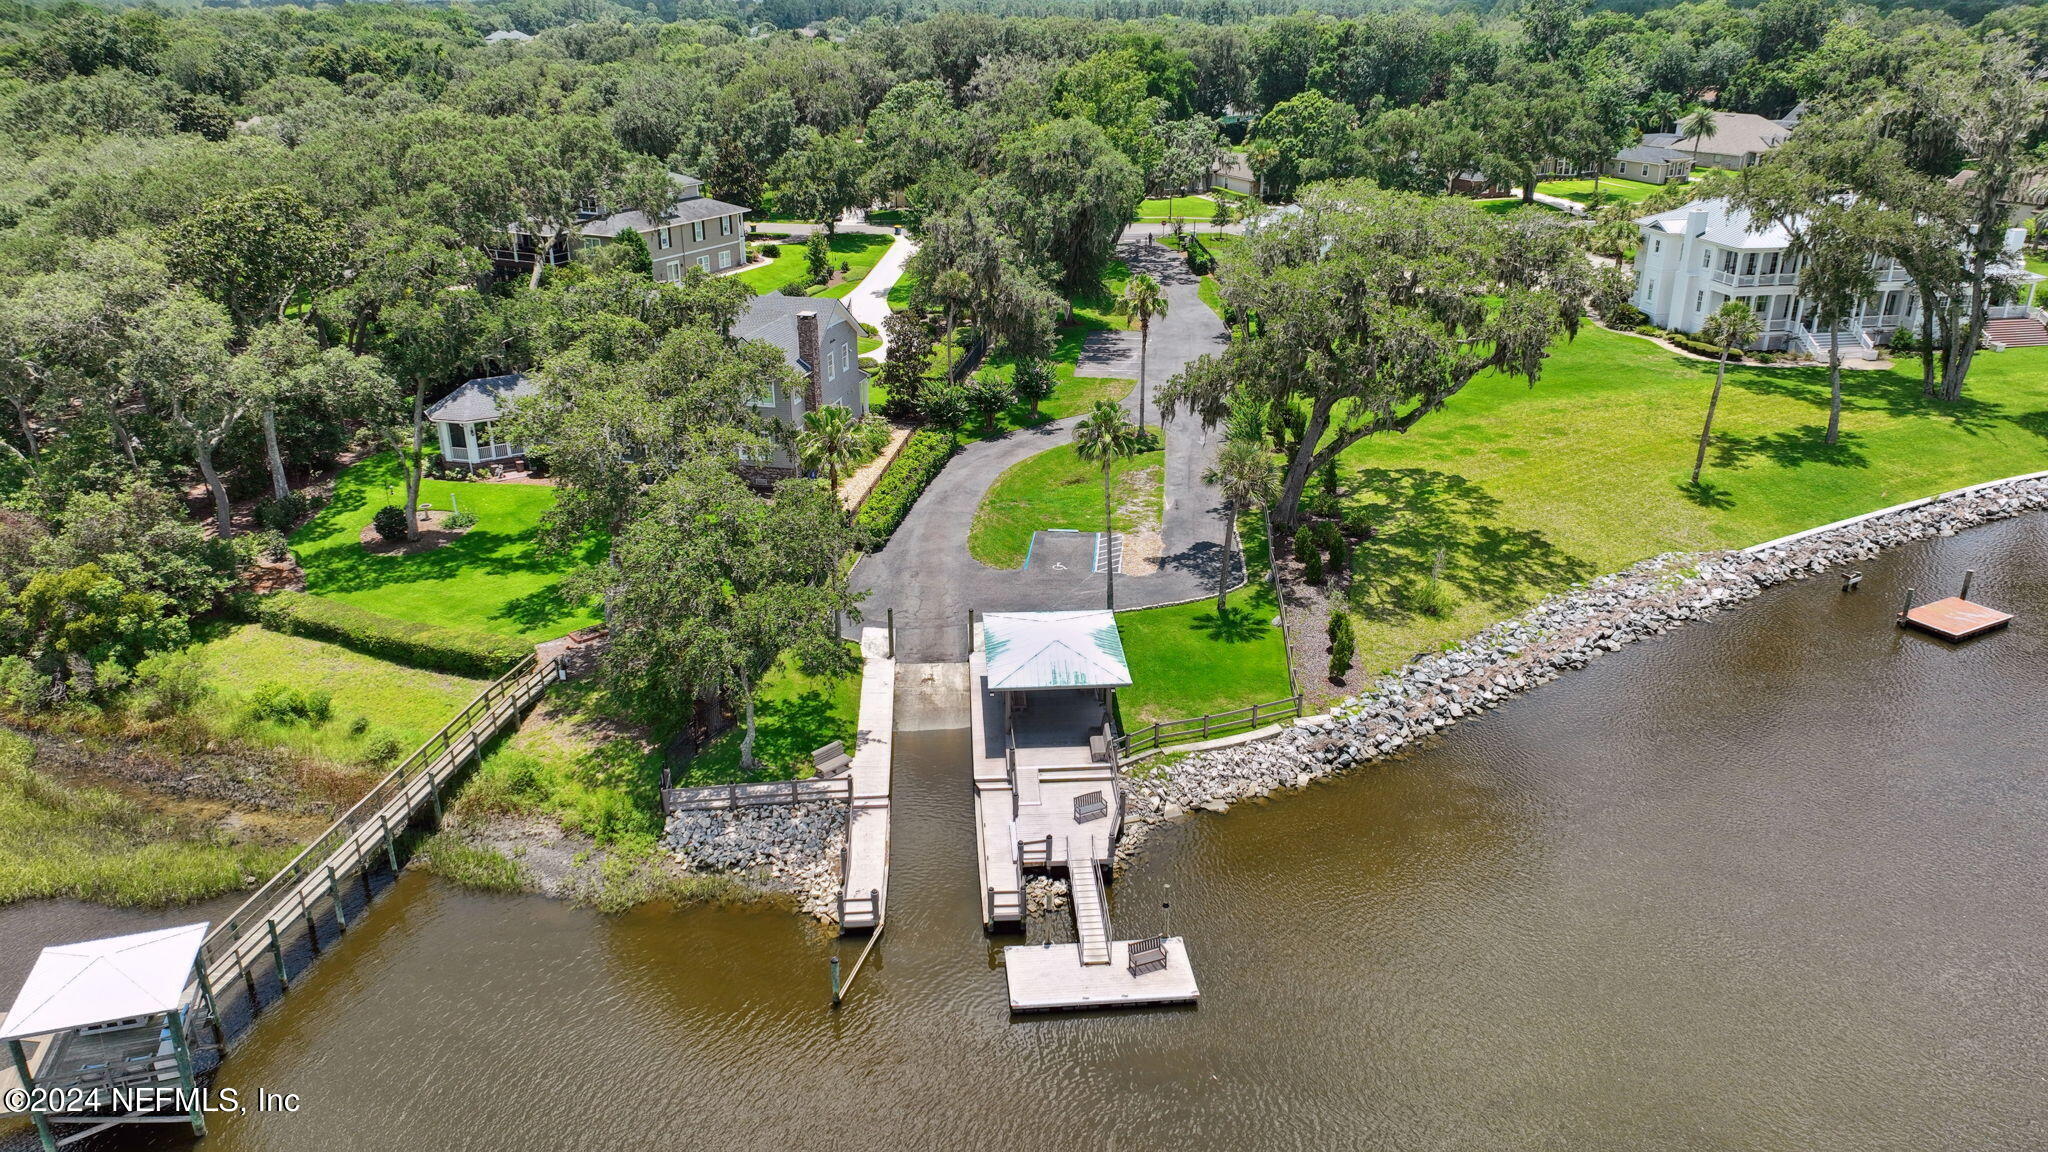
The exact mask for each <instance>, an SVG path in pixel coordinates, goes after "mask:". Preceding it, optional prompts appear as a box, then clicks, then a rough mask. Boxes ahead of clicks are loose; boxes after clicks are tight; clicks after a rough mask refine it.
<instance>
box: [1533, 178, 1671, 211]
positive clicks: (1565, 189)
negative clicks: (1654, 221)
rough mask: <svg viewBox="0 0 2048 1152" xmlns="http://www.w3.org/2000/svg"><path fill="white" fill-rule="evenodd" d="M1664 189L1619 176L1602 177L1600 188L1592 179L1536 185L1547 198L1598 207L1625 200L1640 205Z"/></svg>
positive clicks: (1546, 182)
mask: <svg viewBox="0 0 2048 1152" xmlns="http://www.w3.org/2000/svg"><path fill="white" fill-rule="evenodd" d="M1662 187H1663V185H1661V184H1648V183H1645V182H1643V181H1641V180H1624V179H1622V178H1620V177H1618V176H1602V177H1601V178H1600V182H1599V187H1598V188H1595V187H1594V186H1593V181H1592V180H1590V179H1587V180H1544V181H1541V182H1540V183H1538V184H1537V185H1536V190H1537V191H1538V192H1541V193H1543V194H1544V195H1546V196H1559V197H1562V198H1564V199H1566V200H1576V201H1578V202H1579V203H1581V204H1586V205H1592V206H1596V207H1597V206H1598V205H1601V204H1612V203H1614V202H1616V201H1619V200H1625V201H1627V202H1629V203H1630V204H1640V203H1641V202H1643V201H1644V200H1647V199H1649V198H1650V196H1651V194H1652V193H1655V192H1656V191H1658V190H1659V189H1660V188H1662Z"/></svg>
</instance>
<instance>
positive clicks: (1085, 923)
mask: <svg viewBox="0 0 2048 1152" xmlns="http://www.w3.org/2000/svg"><path fill="white" fill-rule="evenodd" d="M1067 885H1068V888H1069V889H1070V890H1071V892H1072V895H1073V901H1074V928H1075V930H1076V931H1077V932H1078V933H1079V934H1080V937H1081V963H1082V964H1084V965H1088V964H1107V963H1109V906H1108V904H1107V903H1106V902H1105V901H1104V899H1103V893H1102V861H1100V860H1097V859H1096V858H1094V857H1093V856H1089V857H1085V858H1083V859H1080V860H1075V861H1072V862H1071V863H1070V864H1069V865H1068V868H1067Z"/></svg>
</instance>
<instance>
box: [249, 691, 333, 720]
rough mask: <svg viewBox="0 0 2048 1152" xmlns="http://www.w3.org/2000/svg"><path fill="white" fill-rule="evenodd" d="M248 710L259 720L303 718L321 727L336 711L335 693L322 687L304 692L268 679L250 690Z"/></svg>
mask: <svg viewBox="0 0 2048 1152" xmlns="http://www.w3.org/2000/svg"><path fill="white" fill-rule="evenodd" d="M247 711H248V713H249V716H250V717H251V718H252V719H256V720H268V721H271V722H273V723H277V724H297V723H300V722H301V721H303V722H305V723H307V724H311V725H313V726H314V727H316V728H317V727H319V726H320V725H322V724H325V723H327V718H328V717H329V716H331V715H332V714H333V712H334V696H333V694H332V693H330V692H327V691H325V690H322V689H316V690H314V691H311V692H304V691H300V690H299V689H297V688H293V687H290V686H288V685H285V684H279V683H276V682H275V681H266V682H264V683H262V684H258V685H257V686H256V687H255V689H254V690H253V691H251V692H250V693H249V703H248V705H247Z"/></svg>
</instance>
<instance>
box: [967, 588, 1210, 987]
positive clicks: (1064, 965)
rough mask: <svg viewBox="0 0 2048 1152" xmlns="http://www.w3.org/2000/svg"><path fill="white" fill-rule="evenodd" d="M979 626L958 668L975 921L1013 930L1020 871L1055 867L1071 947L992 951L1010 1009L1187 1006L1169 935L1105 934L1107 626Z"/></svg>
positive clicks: (991, 622) (1046, 619)
mask: <svg viewBox="0 0 2048 1152" xmlns="http://www.w3.org/2000/svg"><path fill="white" fill-rule="evenodd" d="M1079 617H1100V619H1077V618H1079ZM986 627H994V628H996V629H997V633H996V635H995V637H994V638H993V639H991V638H990V635H989V633H988V632H987V631H985V630H984V628H986ZM984 628H978V629H977V630H976V634H975V643H974V648H973V652H972V655H971V656H970V657H969V659H968V675H969V692H970V697H971V707H970V709H969V711H970V713H971V717H970V724H971V728H972V739H973V745H972V763H971V770H972V777H973V785H974V798H975V805H974V813H975V820H974V831H975V843H976V847H977V853H976V857H977V863H978V867H979V869H980V875H981V891H982V897H983V899H982V924H983V926H984V927H985V928H990V929H993V928H996V927H998V926H999V925H1004V924H1014V923H1021V922H1022V921H1023V919H1024V873H1025V872H1026V871H1027V870H1031V871H1048V872H1050V871H1055V870H1063V871H1064V872H1065V873H1066V876H1067V886H1068V892H1069V894H1070V896H1071V901H1070V902H1071V905H1072V908H1073V914H1074V929H1075V935H1076V937H1077V938H1078V939H1077V942H1076V943H1072V944H1052V945H1042V946H1028V945H1027V946H1021V947H1012V948H1005V949H1004V950H1003V963H1004V968H1005V978H1006V979H1007V980H1008V982H1009V991H1010V1007H1011V1009H1012V1010H1013V1011H1017V1012H1035V1011H1050V1010H1054V1009H1087V1008H1119V1007H1137V1006H1141V1005H1147V1004H1181V1003H1193V1002H1195V1001H1196V1000H1197V999H1199V997H1200V990H1199V989H1198V988H1197V987H1196V984H1195V977H1194V971H1193V969H1192V968H1190V967H1189V965H1188V956H1187V947H1186V945H1185V944H1184V943H1183V942H1182V941H1181V940H1180V939H1179V938H1177V937H1176V938H1157V937H1155V938H1153V939H1150V940H1116V939H1113V936H1114V933H1113V932H1112V931H1111V929H1110V923H1109V899H1108V894H1107V892H1106V891H1105V890H1104V889H1105V885H1106V884H1107V872H1108V868H1109V865H1110V862H1111V860H1112V859H1113V858H1114V856H1115V850H1116V839H1117V835H1118V834H1119V832H1120V831H1121V830H1122V826H1123V807H1124V806H1123V788H1122V781H1121V779H1120V778H1119V774H1118V767H1117V756H1116V751H1117V746H1118V741H1117V739H1116V732H1115V724H1114V722H1113V718H1112V715H1111V713H1110V712H1109V704H1108V691H1109V690H1110V688H1111V687H1113V686H1114V685H1115V684H1116V683H1126V684H1127V683H1129V679H1128V671H1127V670H1126V669H1124V668H1123V666H1122V645H1121V642H1120V640H1119V638H1117V637H1116V636H1115V624H1114V621H1113V619H1112V618H1110V617H1109V615H1108V614H1107V613H1018V614H1008V615H1004V614H992V615H991V616H990V617H988V618H987V619H986V620H985V621H984ZM991 653H996V654H998V655H996V656H992V655H991ZM1098 653H1100V654H1108V655H1109V656H1110V660H1109V661H1108V662H1107V663H1106V664H1104V663H1097V661H1098V660H1099V659H1100V657H1099V656H1098ZM992 664H993V665H996V667H994V668H993V670H992V667H991V665H992ZM1118 676H1121V677H1123V678H1122V679H1121V680H1118V679H1116V677H1118Z"/></svg>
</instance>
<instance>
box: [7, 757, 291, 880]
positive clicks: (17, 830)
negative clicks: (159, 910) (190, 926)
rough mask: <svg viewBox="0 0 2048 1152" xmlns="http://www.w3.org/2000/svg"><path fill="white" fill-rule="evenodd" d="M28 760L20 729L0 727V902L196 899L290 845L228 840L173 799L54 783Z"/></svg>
mask: <svg viewBox="0 0 2048 1152" xmlns="http://www.w3.org/2000/svg"><path fill="white" fill-rule="evenodd" d="M34 762H35V747H34V745H33V744H32V743H31V742H30V741H29V739H28V738H27V737H25V736H23V735H21V734H20V733H18V732H13V731H8V730H5V729H0V904H10V903H13V902H14V901H17V900H32V899H38V898H48V897H70V898H73V899H78V900H90V901H93V902H94V903H99V904H115V905H124V906H141V907H161V906H164V905H169V904H179V903H185V902H188V901H193V900H204V899H209V898H211V897H214V896H219V895H221V894H223V893H227V892H232V891H235V890H237V889H240V888H244V887H246V886H247V884H246V883H245V881H247V880H249V879H250V878H254V877H266V876H268V875H270V874H271V873H272V872H273V871H275V870H276V869H278V868H279V867H282V866H283V865H284V863H285V861H287V860H289V859H291V857H292V856H293V855H294V854H296V852H297V851H298V849H297V848H295V847H293V846H290V845H276V844H261V843H254V842H250V841H246V840H239V839H236V838H234V837H231V836H229V835H228V834H227V833H226V832H224V831H222V830H221V829H220V828H219V827H218V826H217V825H216V824H214V823H211V822H209V821H207V820H204V819H200V818H197V817H195V816H189V815H183V814H179V813H178V811H177V807H176V806H175V805H168V804H164V803H160V802H153V801H144V800H141V799H139V798H138V797H136V796H134V795H129V794H125V793H122V792H116V791H113V790H111V789H108V788H101V787H94V786H82V785H76V784H70V783H65V782H61V781H58V780H56V779H54V778H52V777H51V776H49V775H46V774H44V773H42V772H38V771H36V769H35V767H34Z"/></svg>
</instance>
